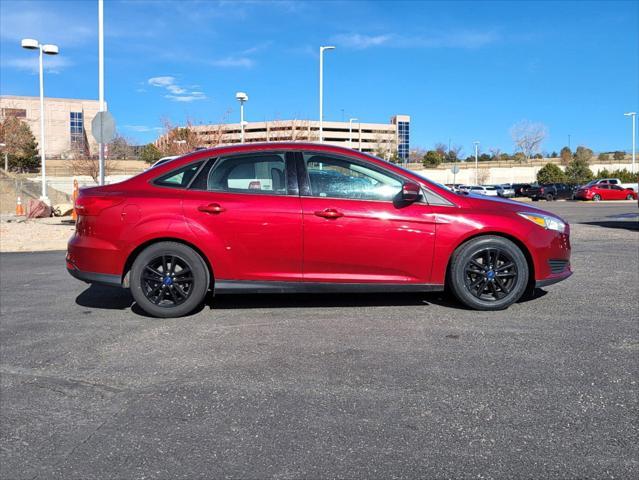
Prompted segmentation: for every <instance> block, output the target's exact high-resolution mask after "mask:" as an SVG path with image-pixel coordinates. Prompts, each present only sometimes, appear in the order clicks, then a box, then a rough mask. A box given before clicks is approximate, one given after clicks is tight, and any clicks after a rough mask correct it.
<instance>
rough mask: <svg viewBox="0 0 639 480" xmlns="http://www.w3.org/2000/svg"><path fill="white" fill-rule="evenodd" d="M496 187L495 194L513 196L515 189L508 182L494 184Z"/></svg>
mask: <svg viewBox="0 0 639 480" xmlns="http://www.w3.org/2000/svg"><path fill="white" fill-rule="evenodd" d="M495 187H496V188H497V195H499V196H500V197H503V198H512V197H514V196H515V189H514V188H513V187H512V186H511V185H510V183H505V184H503V185H495Z"/></svg>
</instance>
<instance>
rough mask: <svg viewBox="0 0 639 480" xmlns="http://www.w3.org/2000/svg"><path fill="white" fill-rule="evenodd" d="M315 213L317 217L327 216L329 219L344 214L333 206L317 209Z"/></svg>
mask: <svg viewBox="0 0 639 480" xmlns="http://www.w3.org/2000/svg"><path fill="white" fill-rule="evenodd" d="M315 215H317V216H318V217H323V218H328V219H331V220H335V219H336V218H340V217H343V216H344V214H343V213H342V212H340V211H339V210H335V209H334V208H326V209H324V210H317V211H316V212H315Z"/></svg>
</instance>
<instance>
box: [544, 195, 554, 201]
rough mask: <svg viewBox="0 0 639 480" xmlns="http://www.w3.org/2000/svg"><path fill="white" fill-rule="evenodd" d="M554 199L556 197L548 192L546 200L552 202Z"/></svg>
mask: <svg viewBox="0 0 639 480" xmlns="http://www.w3.org/2000/svg"><path fill="white" fill-rule="evenodd" d="M554 199H555V197H553V196H552V193H548V194H546V201H547V202H552V201H553V200H554Z"/></svg>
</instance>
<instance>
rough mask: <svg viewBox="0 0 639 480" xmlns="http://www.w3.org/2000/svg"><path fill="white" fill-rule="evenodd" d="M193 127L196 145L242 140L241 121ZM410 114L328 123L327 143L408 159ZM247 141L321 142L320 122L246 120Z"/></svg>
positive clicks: (161, 141)
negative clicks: (379, 120)
mask: <svg viewBox="0 0 639 480" xmlns="http://www.w3.org/2000/svg"><path fill="white" fill-rule="evenodd" d="M190 129H191V130H192V131H193V132H194V133H195V135H196V136H197V145H198V146H201V147H214V146H217V145H230V144H234V143H240V142H241V130H240V124H239V123H227V124H225V123H222V124H215V125H193V126H191V127H190ZM409 130H410V117H409V116H408V115H395V116H394V117H392V118H391V121H390V123H363V122H362V123H360V122H358V121H355V122H328V121H324V122H323V126H322V131H323V137H324V143H327V144H329V145H337V146H341V147H346V148H353V149H355V150H360V151H362V152H368V153H377V154H380V155H382V156H385V157H387V158H390V157H391V156H393V155H394V154H397V156H398V157H399V158H401V159H407V158H408V151H409V146H410V136H409ZM167 141H168V139H167V137H166V136H162V137H160V138H159V139H158V140H157V142H156V144H157V145H158V146H159V147H162V146H163V144H164V143H165V142H167ZM244 141H245V142H246V143H250V142H278V141H298V142H308V141H310V142H317V141H319V121H317V120H274V121H268V122H245V124H244Z"/></svg>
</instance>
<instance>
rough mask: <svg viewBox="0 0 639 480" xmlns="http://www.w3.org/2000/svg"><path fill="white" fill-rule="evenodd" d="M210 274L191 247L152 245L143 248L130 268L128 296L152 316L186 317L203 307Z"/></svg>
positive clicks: (174, 244)
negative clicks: (129, 294)
mask: <svg viewBox="0 0 639 480" xmlns="http://www.w3.org/2000/svg"><path fill="white" fill-rule="evenodd" d="M209 281H210V280H209V271H208V268H207V267H206V264H205V263H204V260H203V259H202V257H201V256H200V255H199V254H198V253H197V252H196V251H195V250H193V249H192V248H191V247H188V246H187V245H184V244H182V243H177V242H160V243H155V244H153V245H151V246H149V247H147V248H146V249H144V250H143V251H142V252H141V253H140V254H139V255H138V257H137V258H136V259H135V261H134V262H133V266H132V267H131V276H130V284H131V294H132V295H133V298H134V299H135V301H136V302H137V304H138V305H139V306H140V307H141V308H142V309H143V310H144V311H145V312H147V313H148V314H150V315H153V316H154V317H161V318H172V317H181V316H184V315H188V314H189V313H191V312H192V311H193V310H195V309H196V308H197V307H198V306H200V305H201V304H202V301H203V300H204V297H205V296H206V292H207V291H208V288H209Z"/></svg>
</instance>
